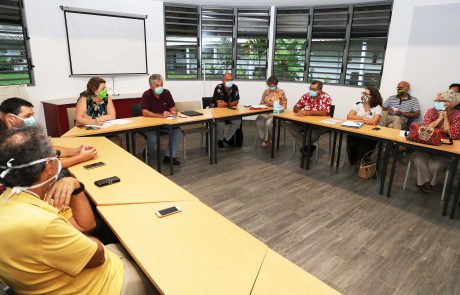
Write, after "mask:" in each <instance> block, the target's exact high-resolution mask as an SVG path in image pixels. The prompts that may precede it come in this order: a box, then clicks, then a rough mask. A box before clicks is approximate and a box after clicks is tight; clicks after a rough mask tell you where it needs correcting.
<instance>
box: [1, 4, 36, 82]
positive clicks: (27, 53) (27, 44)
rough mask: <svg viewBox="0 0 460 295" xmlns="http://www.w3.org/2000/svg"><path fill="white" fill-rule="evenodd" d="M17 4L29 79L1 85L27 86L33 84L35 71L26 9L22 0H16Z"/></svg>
mask: <svg viewBox="0 0 460 295" xmlns="http://www.w3.org/2000/svg"><path fill="white" fill-rule="evenodd" d="M18 4H19V9H20V12H21V28H22V35H23V38H24V40H23V44H24V53H25V58H26V61H27V72H28V74H29V81H30V83H26V84H7V85H2V86H19V85H27V86H35V73H34V68H35V65H34V64H33V62H32V54H31V50H30V37H29V31H28V27H27V19H26V11H25V8H24V1H23V0H18ZM0 57H1V55H0Z"/></svg>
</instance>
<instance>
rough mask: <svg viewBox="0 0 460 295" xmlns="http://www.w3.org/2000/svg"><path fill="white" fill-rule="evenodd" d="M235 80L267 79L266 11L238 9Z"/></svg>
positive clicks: (268, 19)
mask: <svg viewBox="0 0 460 295" xmlns="http://www.w3.org/2000/svg"><path fill="white" fill-rule="evenodd" d="M237 27H238V34H237V42H236V43H237V45H236V75H235V78H236V79H245V80H247V79H249V80H254V79H256V80H265V79H266V77H267V54H268V31H269V28H270V11H269V10H268V9H238V23H237Z"/></svg>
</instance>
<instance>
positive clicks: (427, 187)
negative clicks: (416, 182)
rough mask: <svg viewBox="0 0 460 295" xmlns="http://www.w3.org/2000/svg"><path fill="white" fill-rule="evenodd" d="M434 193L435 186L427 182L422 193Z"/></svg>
mask: <svg viewBox="0 0 460 295" xmlns="http://www.w3.org/2000/svg"><path fill="white" fill-rule="evenodd" d="M432 191H433V186H432V185H431V184H430V183H429V182H427V183H425V184H424V185H423V186H422V192H424V193H431V192H432Z"/></svg>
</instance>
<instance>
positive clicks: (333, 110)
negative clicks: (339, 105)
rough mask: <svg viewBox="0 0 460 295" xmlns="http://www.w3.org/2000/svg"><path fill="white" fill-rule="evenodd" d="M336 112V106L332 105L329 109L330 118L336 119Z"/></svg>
mask: <svg viewBox="0 0 460 295" xmlns="http://www.w3.org/2000/svg"><path fill="white" fill-rule="evenodd" d="M334 112H335V104H332V105H331V106H330V107H329V116H330V117H331V118H332V117H334Z"/></svg>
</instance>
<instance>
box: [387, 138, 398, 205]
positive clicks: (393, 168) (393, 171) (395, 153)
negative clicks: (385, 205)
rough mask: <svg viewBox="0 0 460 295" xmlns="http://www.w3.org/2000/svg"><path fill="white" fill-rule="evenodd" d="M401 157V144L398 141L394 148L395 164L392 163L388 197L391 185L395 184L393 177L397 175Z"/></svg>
mask: <svg viewBox="0 0 460 295" xmlns="http://www.w3.org/2000/svg"><path fill="white" fill-rule="evenodd" d="M398 157H399V144H398V143H396V144H395V145H394V148H393V164H392V165H391V172H390V180H389V181H388V188H387V198H389V197H390V194H391V187H392V186H393V178H394V177H395V170H396V164H397V163H398Z"/></svg>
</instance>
